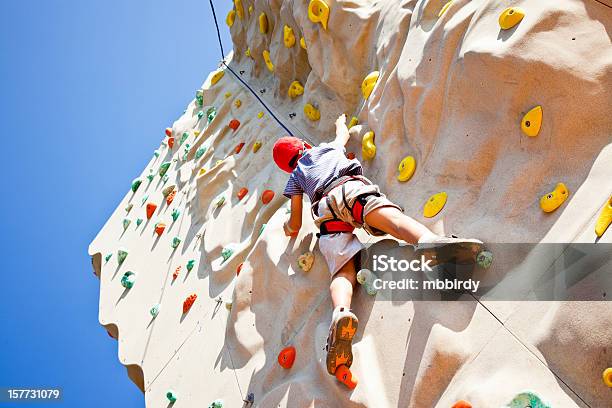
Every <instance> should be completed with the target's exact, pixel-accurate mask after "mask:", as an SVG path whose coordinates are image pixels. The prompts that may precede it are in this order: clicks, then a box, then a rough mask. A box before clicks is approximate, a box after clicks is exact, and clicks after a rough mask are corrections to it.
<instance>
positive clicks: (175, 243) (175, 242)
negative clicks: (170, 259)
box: [172, 237, 181, 249]
mask: <svg viewBox="0 0 612 408" xmlns="http://www.w3.org/2000/svg"><path fill="white" fill-rule="evenodd" d="M180 243H181V239H180V238H179V237H174V238H172V248H174V249H176V248H177V247H178V246H179V244H180Z"/></svg>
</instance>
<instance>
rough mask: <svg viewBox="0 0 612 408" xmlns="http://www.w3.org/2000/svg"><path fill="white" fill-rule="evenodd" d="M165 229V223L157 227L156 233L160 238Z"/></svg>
mask: <svg viewBox="0 0 612 408" xmlns="http://www.w3.org/2000/svg"><path fill="white" fill-rule="evenodd" d="M165 229H166V224H164V223H163V222H160V223H158V224H157V225H156V226H155V233H156V234H157V236H158V237H159V236H161V234H162V233H163V232H164V230H165Z"/></svg>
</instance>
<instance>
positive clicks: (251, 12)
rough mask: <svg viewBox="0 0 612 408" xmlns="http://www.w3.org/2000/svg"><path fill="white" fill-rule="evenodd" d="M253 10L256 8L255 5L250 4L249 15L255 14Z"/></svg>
mask: <svg viewBox="0 0 612 408" xmlns="http://www.w3.org/2000/svg"><path fill="white" fill-rule="evenodd" d="M253 10H255V8H253V5H252V4H251V5H250V6H249V15H251V14H253Z"/></svg>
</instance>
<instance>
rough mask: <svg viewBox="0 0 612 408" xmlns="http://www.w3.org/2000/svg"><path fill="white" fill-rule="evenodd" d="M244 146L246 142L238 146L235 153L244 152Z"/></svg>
mask: <svg viewBox="0 0 612 408" xmlns="http://www.w3.org/2000/svg"><path fill="white" fill-rule="evenodd" d="M243 146H244V142H242V143H240V144H239V145H238V146H236V148H235V149H234V153H236V154H238V153H240V151H241V150H242V147H243Z"/></svg>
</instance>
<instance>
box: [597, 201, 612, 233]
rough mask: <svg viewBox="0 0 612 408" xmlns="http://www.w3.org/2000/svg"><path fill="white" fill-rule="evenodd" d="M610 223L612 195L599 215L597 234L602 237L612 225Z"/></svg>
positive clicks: (611, 218)
mask: <svg viewBox="0 0 612 408" xmlns="http://www.w3.org/2000/svg"><path fill="white" fill-rule="evenodd" d="M610 223H612V196H610V199H609V200H608V202H607V203H606V205H605V206H604V208H602V209H601V212H600V213H599V217H597V222H596V223H595V234H597V236H598V237H601V236H602V235H603V234H604V232H606V230H607V229H608V227H609V226H610Z"/></svg>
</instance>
